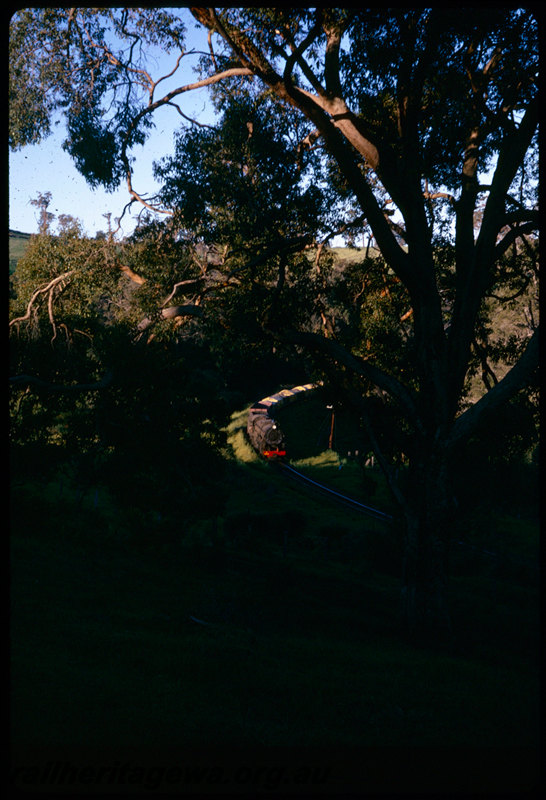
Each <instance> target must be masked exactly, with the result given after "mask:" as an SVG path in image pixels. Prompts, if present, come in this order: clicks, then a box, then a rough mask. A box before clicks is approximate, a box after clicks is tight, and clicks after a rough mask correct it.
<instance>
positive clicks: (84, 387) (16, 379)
mask: <svg viewBox="0 0 546 800" xmlns="http://www.w3.org/2000/svg"><path fill="white" fill-rule="evenodd" d="M113 377H114V373H113V372H112V370H110V371H109V372H107V373H106V374H105V376H104V377H103V378H101V380H100V381H96V382H95V383H72V384H60V383H51V382H50V381H44V380H42V378H38V377H37V376H36V375H14V376H13V377H11V378H10V379H9V381H10V384H12V386H27V387H29V386H34V387H35V388H36V389H41V390H43V391H46V392H57V393H64V392H90V391H94V390H95V389H104V388H106V387H107V386H109V385H110V384H111V383H112V380H113Z"/></svg>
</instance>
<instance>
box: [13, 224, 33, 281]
mask: <svg viewBox="0 0 546 800" xmlns="http://www.w3.org/2000/svg"><path fill="white" fill-rule="evenodd" d="M29 240H30V233H21V231H13V230H10V232H9V274H10V275H11V274H12V273H13V272H14V271H15V267H16V266H17V262H18V261H19V259H20V258H22V257H23V256H24V254H25V251H26V249H27V247H28V243H29Z"/></svg>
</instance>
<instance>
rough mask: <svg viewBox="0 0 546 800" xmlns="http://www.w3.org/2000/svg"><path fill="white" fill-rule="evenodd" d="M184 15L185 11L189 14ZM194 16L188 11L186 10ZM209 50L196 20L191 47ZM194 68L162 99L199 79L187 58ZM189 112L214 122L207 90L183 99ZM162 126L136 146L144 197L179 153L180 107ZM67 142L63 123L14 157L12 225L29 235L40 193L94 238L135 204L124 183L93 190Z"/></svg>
mask: <svg viewBox="0 0 546 800" xmlns="http://www.w3.org/2000/svg"><path fill="white" fill-rule="evenodd" d="M183 13H184V12H183ZM186 13H188V12H186ZM189 46H192V47H196V48H200V49H207V45H206V34H204V33H203V31H202V29H201V30H199V31H195V30H194V27H193V22H192V21H190V22H189V23H188V47H189ZM175 60H176V57H175V56H174V55H171V56H170V57H169V58H166V57H165V56H163V55H160V56H159V57H158V65H157V73H155V74H154V77H155V76H156V75H157V76H159V75H161V74H166V73H167V72H169V71H170V69H172V67H173V66H174V63H175ZM187 61H188V66H186V67H184V66H183V65H184V63H185V60H184V59H183V62H182V66H181V68H180V69H179V71H178V72H177V73H176V76H175V79H174V80H173V79H170V80H166V81H164V83H162V84H161V85H160V86H161V90H160V89H159V88H158V90H157V91H158V94H157V95H156V96H157V97H159V96H161V95H162V94H163V93H165V92H167V91H169V90H170V89H172V88H174V86H179V85H183V84H185V83H190V82H193V81H195V80H196V76H195V74H194V73H193V71H192V70H191V66H190V63H189V62H192V64H191V65H192V66H193V65H195V64H196V62H197V57H195V58H192V59H190V58H187ZM180 105H181V106H182V108H183V110H184V111H185V113H186V112H187V113H188V115H189V116H192V115H195V116H197V117H198V118H199V119H200V120H201V121H206V122H207V121H210V120H211V109H210V103H209V102H208V100H207V90H206V89H203V90H199V91H196V92H190V93H188V94H186V95H184V96H183V100H182V101H181V102H180ZM154 118H155V120H156V128H155V130H154V131H153V132H152V134H151V135H150V138H149V140H148V141H147V142H146V144H145V145H144V146H143V147H139V148H135V150H134V151H133V154H134V155H135V156H136V162H135V165H134V169H135V174H134V177H133V185H134V188H135V189H136V191H138V192H140V193H142V194H145V195H147V194H153V191H154V189H155V188H157V185H156V183H155V182H154V180H153V175H152V162H153V161H154V160H158V159H159V158H161V157H162V156H165V155H167V154H168V153H170V152H172V150H173V134H174V131H175V130H177V129H178V128H179V127H180V124H181V122H182V119H181V117H180V116H179V115H178V113H177V112H176V110H175V109H173V108H167V109H162V110H160V112H159V114H156V115H155V116H154ZM64 138H65V126H64V122H63V121H62V120H60V121H59V122H58V124H57V125H56V127H55V128H54V132H53V133H52V134H51V136H49V137H48V138H46V139H45V140H44V141H43V142H41V143H40V144H37V145H32V146H28V147H24V148H23V149H22V150H19V151H17V152H15V153H10V155H9V227H10V228H12V229H15V230H18V231H23V232H25V233H36V232H37V231H38V212H37V209H36V208H35V207H34V206H33V205H32V204H31V200H33V199H35V198H37V196H38V194H39V193H41V194H45V193H46V192H50V193H51V195H52V199H51V204H50V206H49V211H51V212H52V213H53V214H55V215H56V216H58V215H59V214H71V215H72V216H74V217H77V218H78V219H79V220H80V221H81V222H82V225H83V228H84V232H85V233H86V234H88V235H89V236H94V235H95V233H96V232H97V231H100V230H102V231H105V230H107V227H108V223H107V220H106V219H105V217H104V216H103V215H104V214H106V213H108V212H110V213H111V214H112V220H114V218H115V217H118V216H120V214H121V212H122V211H123V208H124V206H125V204H126V203H127V202H128V201H129V199H130V198H129V194H128V191H127V187H126V185H125V184H123V185H122V186H121V187H120V188H119V189H118V190H117V191H116V192H106V191H104V190H102V189H91V187H90V186H88V184H87V183H86V182H85V180H84V178H83V177H82V176H81V175H80V174H79V172H78V171H77V170H76V168H75V166H74V164H73V162H72V159H71V158H70V156H69V155H68V153H66V152H65V151H64V150H63V149H62V142H63V140H64ZM141 209H142V206H141V204H140V203H134V204H133V206H132V208H131V211H130V213H126V214H125V216H124V218H123V222H122V234H123V235H127V234H129V233H131V231H132V230H133V228H134V226H135V224H136V215H137V214H138V212H139V211H140V210H141Z"/></svg>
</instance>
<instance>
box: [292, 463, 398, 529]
mask: <svg viewBox="0 0 546 800" xmlns="http://www.w3.org/2000/svg"><path fill="white" fill-rule="evenodd" d="M277 466H278V467H279V469H281V470H284V471H286V472H289V473H291V475H292V477H295V479H296V480H299V481H301V482H302V483H307V484H309V485H311V486H313V487H314V488H316V489H318V490H319V491H321V492H323V493H325V494H326V495H332V496H333V497H335V498H336V500H338V501H340V502H342V503H345V504H346V505H349V506H351V507H352V508H355V509H356V510H358V511H361V512H362V513H364V514H367V515H368V516H373V517H375V518H376V519H379V520H381V521H382V522H392V520H393V519H394V517H392V516H391V515H390V514H386V513H385V512H384V511H380V510H379V509H378V508H373V507H372V506H367V505H365V504H364V503H361V502H360V501H358V500H355V499H354V498H353V497H348V496H347V495H344V494H341V492H337V491H336V490H335V489H331V488H330V487H329V486H325V485H324V484H323V483H319V482H318V481H315V480H313V479H312V478H309V477H308V476H307V475H304V474H303V473H302V472H299V470H297V469H294V467H292V466H290V465H289V464H286V463H285V462H279V463H278V464H277Z"/></svg>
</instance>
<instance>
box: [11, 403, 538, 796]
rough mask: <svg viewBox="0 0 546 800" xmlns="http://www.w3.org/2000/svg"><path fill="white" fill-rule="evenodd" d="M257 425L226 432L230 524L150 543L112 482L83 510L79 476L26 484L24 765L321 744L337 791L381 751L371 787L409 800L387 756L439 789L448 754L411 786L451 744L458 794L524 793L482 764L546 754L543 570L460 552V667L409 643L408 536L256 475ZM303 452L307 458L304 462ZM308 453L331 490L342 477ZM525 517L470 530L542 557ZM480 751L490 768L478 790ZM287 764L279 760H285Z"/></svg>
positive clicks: (21, 497)
mask: <svg viewBox="0 0 546 800" xmlns="http://www.w3.org/2000/svg"><path fill="white" fill-rule="evenodd" d="M296 407H297V406H296V405H294V406H293V407H292V408H293V409H296ZM286 421H287V420H285V422H286ZM243 426H244V412H243V411H241V412H240V413H238V414H234V416H233V418H232V423H231V425H230V429H229V438H230V446H231V449H230V456H229V464H228V466H229V469H228V485H229V501H228V505H227V507H226V509H225V511H224V512H223V514H222V515H221V516H220V517H219V518H217V519H216V520H204V521H203V522H202V523H200V524H194V525H193V526H190V527H188V526H185V525H184V521H183V520H180V524H179V526H178V527H177V528H176V530H172V531H168V532H165V531H162V530H161V526H160V524H159V523H158V525H157V527H156V528H154V527H153V525H151V527H150V529H149V530H148V531H147V535H146V537H144V538H143V537H142V535H139V536H138V537H137V536H136V534H135V531H134V529H133V527H132V523H131V521H130V518H129V517H128V515H126V514H125V513H124V510H123V509H122V508H119V507H117V506H116V505H115V504H114V503H112V501H111V499H110V498H109V497H108V495H107V493H105V491H104V490H103V489H100V487H96V491H95V490H94V489H93V487H91V488H90V489H89V491H88V493H87V495H85V496H84V497H83V499H82V497H81V496H79V495H78V493H77V491H76V490H77V487H75V486H74V487H70V486H69V485H68V484H67V482H66V477H65V480H64V483H63V484H62V485H61V483H60V481H59V480H58V479H56V478H55V476H51V478H50V479H49V480H48V481H46V482H41V483H38V482H37V481H21V482H18V483H17V484H16V485H14V486H13V490H12V515H11V519H12V537H11V565H12V574H11V618H12V619H11V657H12V672H11V677H12V709H11V725H12V743H13V749H14V754H15V756H14V757H15V761H16V764H17V763H23V764H26V763H28V757H27V753H28V752H29V751H30V752H34V753H37V754H39V758H38V763H43V762H44V760H47V759H50V760H51V759H54V760H58V759H62V758H67V757H69V758H71V759H73V760H75V761H76V762H77V761H78V760H79V762H83V763H89V760H90V756H89V753H92V754H94V753H99V754H100V759H101V760H100V763H104V762H108V763H112V760H115V759H116V758H121V757H123V756H120V755H119V754H120V753H125V752H128V753H131V754H132V757H133V758H134V757H135V756H134V753H135V752H136V753H138V754H139V756H138V759H139V761H138V763H144V764H146V763H150V759H152V763H155V762H153V758H154V756H153V755H150V756H149V758H148V762H146V755H145V754H147V753H152V754H153V753H156V754H157V753H165V752H167V753H175V754H176V756H173V758H175V757H176V758H178V759H180V758H181V755H180V754H181V753H184V752H187V748H188V747H204V748H206V749H205V752H208V748H211V747H214V746H217V747H219V748H221V749H222V748H225V747H229V748H233V747H234V746H237V747H240V748H242V750H241V751H240V752H241V753H242V754H243V755H242V756H241V755H240V756H239V758H240V759H241V758H242V763H246V761H245V754H247V755H246V758H248V753H249V752H252V753H253V752H254V750H253V748H256V747H258V748H269V747H270V746H281V747H282V746H284V747H289V748H292V752H296V753H301V752H306V753H309V751H299V750H293V748H298V747H301V746H311V747H321V748H325V750H321V751H318V752H319V756H316V755H314V752H315V751H311V755H308V756H307V758H308V759H309V763H314V759H316V760H317V764H318V765H319V766H323V767H325V768H327V769H328V771H329V775H330V778H331V784H328V785H329V786H331V787H333V788H332V791H334V790H335V789H336V788H337V789H338V790H341V789H343V788H344V786H345V782H346V781H347V779H348V775H349V772H348V771H347V770H349V767H348V766H347V765H345V766H344V769H343V770H342V771H341V773H340V772H339V771H337V772H336V765H337V766H339V765H338V764H337V762H336V759H335V755H334V754H335V752H336V748H339V747H342V748H344V749H345V752H347V748H351V747H357V748H358V752H359V753H361V755H360V756H359V761H358V772H357V773H355V774H356V776H357V779H358V780H362V758H365V757H366V753H367V752H369V753H371V755H370V756H369V758H370V766H369V772H368V773H367V778H368V779H369V781H371V782H373V780H375V781H376V782H377V785H378V787H379V788H380V789H384V788H385V787H387V788H388V787H389V786H391V785H392V784H393V782H394V784H396V788H401V787H399V786H398V784H397V780H398V779H399V778H400V777H401V775H402V774H404V773H403V771H402V772H399V771H397V770H396V769H393V765H392V764H391V765H390V768H389V769H388V771H386V772H385V771H383V770H379V769H378V766H377V759H378V756H377V755H375V756H374V755H373V754H374V753H375V750H374V748H377V747H379V748H382V747H386V748H389V752H390V753H395V754H398V753H400V752H402V753H407V752H408V751H407V748H410V751H411V752H414V753H415V755H414V756H412V759H411V764H412V766H413V771H412V770H409V774H408V773H406V774H405V776H404V780H405V784H404V788H405V789H407V787H408V786H413V784H412V781H417V779H418V778H420V779H421V780H422V779H423V775H428V776H429V778H430V776H431V775H433V776H434V775H435V776H436V779H437V780H439V781H440V782H442V781H445V780H446V775H443V774H440V773H439V766H438V764H439V762H438V761H437V760H436V759H434V760H433V769H432V772H431V764H430V761H429V763H428V769H427V772H426V773H425V772H423V775H420V774H418V772H419V770H418V766H417V764H418V763H419V758H420V753H423V752H424V753H425V754H426V753H427V751H426V749H425V750H424V748H430V747H441V748H447V750H444V751H443V753H444V756H445V754H446V753H447V754H448V755H449V757H450V758H452V759H453V764H452V767H451V769H450V773H449V775H448V776H447V777H449V780H450V783H449V786H450V789H451V790H453V787H454V786H456V785H461V784H460V782H461V780H462V777H461V776H463V777H464V776H465V775H466V778H465V780H471V781H472V786H473V788H474V789H476V787H477V786H480V785H482V784H481V783H480V781H482V782H483V786H484V787H485V790H491V789H493V788H496V789H497V790H499V789H507V787H508V788H510V785H511V784H510V781H513V782H514V781H515V782H516V784H517V788H520V787H521V786H522V785H525V783H526V781H528V780H529V779H530V774H529V771H528V764H525V765H524V766H523V772H522V771H521V770H522V765H521V763H519V762H518V769H517V770H516V769H515V768H514V773H513V774H510V775H507V774H506V770H507V769H508V765H509V764H510V763H511V762H510V761H509V754H507V753H506V752H504V751H503V752H504V755H502V756H501V757H499V756H498V755H497V757H496V758H495V761H494V763H492V764H490V765H489V766H490V769H489V771H488V770H487V769H486V768H485V766H484V765H485V764H486V763H488V762H487V757H489V756H490V755H491V752H494V751H491V750H490V749H489V748H510V747H511V746H512V745H513V744H514V743H517V744H518V745H519V746H522V747H534V746H536V744H537V737H538V724H539V712H538V709H539V703H538V686H539V674H540V665H539V657H538V654H539V633H540V632H539V615H538V585H537V579H536V575H535V573H534V572H533V571H532V570H531V571H529V570H528V569H526V568H524V567H522V566H521V565H518V564H516V563H513V562H511V561H505V562H497V561H492V560H490V559H487V558H485V557H483V556H480V555H479V554H478V553H470V554H469V553H468V552H462V551H461V552H457V553H456V554H455V555H454V560H453V566H452V583H451V600H452V607H453V617H454V622H455V625H456V630H457V639H456V642H455V646H454V648H453V650H451V651H442V650H441V649H437V650H436V649H432V648H426V649H425V648H417V647H413V646H410V645H408V644H406V643H405V642H404V640H403V638H402V637H401V636H400V629H399V625H398V616H397V611H398V602H399V589H400V562H399V545H398V543H397V540H396V535H391V534H389V532H388V531H387V530H385V527H384V526H382V525H381V524H380V523H377V522H374V521H368V520H367V519H366V518H364V517H361V516H358V515H356V514H355V513H354V512H353V511H350V510H346V509H344V508H342V507H339V506H335V505H332V504H331V503H329V502H327V501H325V500H323V499H321V498H319V497H317V496H315V495H312V494H309V493H307V492H305V491H304V490H302V489H301V488H298V487H297V486H295V485H293V484H289V483H286V482H285V481H284V480H283V478H282V476H281V475H279V474H278V473H277V472H276V471H275V470H274V469H272V468H271V467H270V466H269V465H267V464H265V463H263V462H261V461H259V460H258V459H257V458H255V456H254V454H253V453H252V451H251V450H250V449H249V448H248V445H247V444H246V443H245V440H244V436H243V432H242V429H243ZM311 427H312V426H311ZM303 439H304V437H302V438H301V439H300V440H299V441H295V442H294V446H295V447H296V446H297V447H298V448H299V452H300V455H301V456H302V459H303V460H305V459H304V456H305V450H306V443H305V441H304V440H303ZM308 441H309V440H308ZM312 446H313V442H312V441H311V449H312ZM314 458H315V466H316V469H317V470H323V474H325V475H326V476H328V474H329V473H330V476H331V475H332V474H333V472H334V471H337V473H338V474H339V475H344V474H345V475H347V474H348V473H346V472H345V473H344V469H345V468H344V469H342V470H341V471H340V470H339V465H336V464H335V463H332V461H329V459H328V458H326V457H323V456H321V454H320V453H317V454H315V456H314ZM321 458H322V461H323V464H322V466H318V464H319V463H320V462H321ZM519 511H520V510H517V509H514V516H513V517H507V516H506V515H504V516H502V517H500V516H498V515H493V516H492V517H489V518H487V519H481V520H477V521H476V527H477V529H478V530H479V531H481V535H482V536H486V535H490V536H491V541H494V543H495V546H496V547H497V548H502V547H503V546H509V547H511V548H512V550H511V552H512V553H514V554H522V555H525V556H526V557H529V556H530V554H531V552H534V553H536V552H537V548H538V526H537V525H536V523H535V522H534V521H533V520H529V519H527V518H526V517H525V516H524V515H523V516H522V517H521V518H520V519H519V520H518V519H517V518H516V513H518V512H519ZM393 747H398V748H403V750H401V751H399V750H392V748H393ZM134 748H136V750H135V749H134ZM249 748H251V750H250V751H249ZM361 748H371V749H370V750H366V749H365V750H362V749H361ZM414 748H417V749H415V750H414ZM465 748H471V749H473V748H478V749H479V750H478V751H476V752H481V753H483V754H484V755H483V756H482V757H481V758H480V759H479V761H478V764H477V766H478V769H477V770H476V765H474V771H473V772H472V777H471V778H470V777H469V775H468V774H466V772H467V770H468V767H466V768H465V764H466V761H465V758H470V755H469V751H468V750H467V749H465ZM214 752H216V751H214ZM228 752H230V753H231V752H232V751H231V750H228ZM259 752H263V753H270V752H271V751H269V750H260V751H259ZM282 752H283V751H281V756H278V755H277V756H274V758H279V757H280V758H281V763H284V762H282V758H283V757H282ZM143 754H144V755H143ZM362 754H363V755H362ZM488 754H489V756H488ZM252 758H253V761H252V763H255V762H254V760H255V758H256V757H255V756H253V757H252ZM298 758H299V759H300V760H299V762H298V764H299V766H300V767H301V766H302V763H303V762H302V761H301V759H302V758H303V756H301V755H300V756H298ZM393 758H394V756H393ZM17 759H19V761H18V760H17ZM25 759H26V760H25ZM303 760H304V762H305V763H308V762H307V761H305V758H304V759H303ZM395 760H397V761H398V756H396V759H395ZM425 760H426V759H425ZM209 761H210V756H209ZM32 763H35V761H33V762H32ZM93 763H94V762H93ZM175 763H178V762H175ZM215 763H216V762H215ZM236 763H238V762H236ZM455 767H456V769H455ZM398 769H399V770H400V769H401V766H400V762H399V761H398ZM416 770H417V772H416ZM451 770H453V773H452V772H451ZM480 770H481V771H483V774H482V772H480ZM486 773H487V774H486ZM291 774H292V773H291ZM287 780H288V778H287ZM336 781H337V782H338V783H336ZM458 782H459V783H458ZM463 783H464V781H463ZM367 785H369V784H367ZM419 786H420V784H419V785H417V786H416V787H415V788H419ZM239 788H240V787H239V786H238V785H237V786H234V790H235V791H237V790H239ZM266 788H267V787H266ZM269 788H271V787H269ZM273 788H274V787H273ZM296 788H297V787H296ZM312 788H313V787H310V790H312ZM436 788H438V787H436ZM440 788H441V789H443V788H444V785H440ZM247 791H248V787H247Z"/></svg>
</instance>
